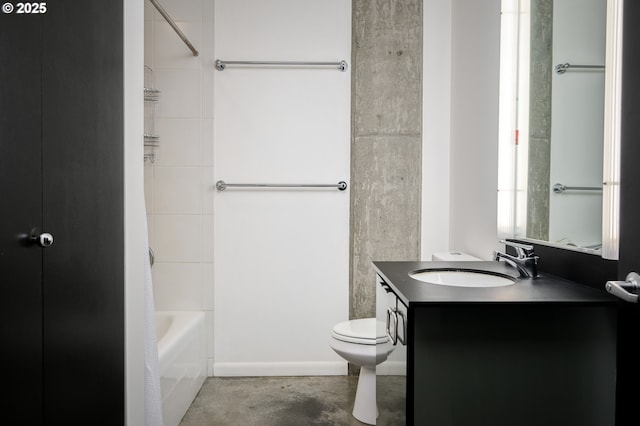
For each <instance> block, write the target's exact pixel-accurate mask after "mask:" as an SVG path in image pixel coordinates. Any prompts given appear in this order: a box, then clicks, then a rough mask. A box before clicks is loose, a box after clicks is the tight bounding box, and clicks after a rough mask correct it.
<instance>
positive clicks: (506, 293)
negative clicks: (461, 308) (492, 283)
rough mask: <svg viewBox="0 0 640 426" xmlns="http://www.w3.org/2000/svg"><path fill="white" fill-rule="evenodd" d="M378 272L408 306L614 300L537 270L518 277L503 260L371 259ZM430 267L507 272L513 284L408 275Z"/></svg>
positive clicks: (603, 293) (588, 288)
mask: <svg viewBox="0 0 640 426" xmlns="http://www.w3.org/2000/svg"><path fill="white" fill-rule="evenodd" d="M373 265H374V268H375V269H376V272H377V274H378V275H379V276H380V277H381V278H382V279H383V280H384V281H385V283H387V284H388V285H389V286H391V287H392V288H393V290H394V292H395V293H396V294H397V295H398V297H399V298H400V299H401V300H402V301H403V302H404V304H405V305H407V306H408V307H410V306H412V305H415V304H433V303H458V304H462V303H483V304H486V303H583V304H608V303H617V302H618V299H617V298H615V297H614V296H612V295H610V294H609V293H607V292H606V291H605V289H604V284H605V283H602V290H601V291H600V290H597V289H594V288H591V287H588V286H585V285H581V284H578V283H575V282H572V281H568V280H565V279H562V278H559V277H556V276H553V275H549V274H545V273H544V272H539V274H538V277H537V278H519V277H518V272H517V271H516V269H515V268H513V267H512V266H511V265H509V264H507V263H505V262H491V261H478V262H466V261H465V262H427V261H425V262H409V261H406V262H402V261H389V262H373ZM430 269H453V270H482V271H489V272H492V273H495V274H502V275H508V276H511V277H513V278H514V279H516V280H517V281H516V283H515V284H513V285H508V286H504V287H482V288H473V287H454V286H446V285H438V284H429V283H426V282H422V281H419V280H416V279H414V278H411V277H410V276H409V273H410V272H413V271H417V270H430Z"/></svg>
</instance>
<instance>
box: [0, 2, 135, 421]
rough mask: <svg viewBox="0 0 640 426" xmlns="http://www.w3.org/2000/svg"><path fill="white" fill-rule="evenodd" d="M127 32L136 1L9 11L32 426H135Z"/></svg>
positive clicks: (18, 324) (13, 322)
mask: <svg viewBox="0 0 640 426" xmlns="http://www.w3.org/2000/svg"><path fill="white" fill-rule="evenodd" d="M15 5H16V6H17V3H15ZM3 10H4V9H3ZM31 10H32V11H33V9H31ZM122 31H123V27H122V2H104V1H100V0H83V1H71V0H58V1H56V2H48V3H47V6H46V10H45V11H42V10H40V13H38V14H35V13H31V14H18V13H17V9H16V10H14V11H13V12H12V13H2V12H0V49H2V50H0V60H1V62H0V77H1V80H2V81H1V82H0V90H2V92H0V126H1V127H0V167H1V170H0V178H1V180H2V183H0V189H1V190H2V208H1V209H0V210H1V211H0V230H1V231H0V262H1V263H0V277H1V282H2V284H3V293H2V296H1V297H0V300H2V302H0V304H1V306H0V307H1V308H2V319H3V325H2V327H3V334H2V337H3V339H4V338H5V337H6V340H4V341H3V345H2V346H3V351H0V352H3V356H10V357H11V358H10V359H8V360H7V362H6V363H5V364H4V365H5V366H7V371H8V374H9V380H10V381H9V382H8V383H6V384H5V385H6V387H7V389H11V391H10V392H11V396H10V398H11V400H10V401H9V404H8V405H7V407H8V408H9V409H11V410H15V412H16V413H18V419H19V420H20V423H21V424H41V423H46V424H69V425H74V424H83V425H84V424H98V425H102V424H104V425H117V424H124V416H125V411H124V405H125V399H124V383H125V370H124V357H125V355H124V254H123V253H124V225H123V217H124V207H123V206H124V205H123V191H124V189H123V188H124V182H123V120H124V117H123V104H122V99H123V93H122V90H123V58H122V53H123V36H122ZM32 229H33V230H34V231H33V232H35V233H36V234H37V233H40V232H43V231H46V232H50V233H51V234H52V235H53V238H54V242H53V245H51V247H48V248H39V247H38V246H33V245H31V246H29V245H28V244H27V243H26V242H27V241H28V238H27V234H29V233H30V232H32ZM4 348H10V350H9V351H7V350H4ZM7 352H9V354H10V355H7V354H6V353H7ZM3 406H4V404H3ZM12 417H13V416H12Z"/></svg>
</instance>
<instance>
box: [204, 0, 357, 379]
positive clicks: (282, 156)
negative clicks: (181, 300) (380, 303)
mask: <svg viewBox="0 0 640 426" xmlns="http://www.w3.org/2000/svg"><path fill="white" fill-rule="evenodd" d="M215 13H216V29H215V31H216V32H215V38H216V57H217V58H219V59H221V60H228V61H256V60H258V61H331V62H333V61H335V62H338V61H340V60H346V61H347V62H350V57H351V54H350V53H351V2H350V1H345V0H330V1H328V0H325V1H322V2H319V1H316V0H270V1H269V2H264V1H262V0H242V1H239V0H216V11H215ZM350 87H351V75H350V69H347V71H346V72H341V71H338V69H337V67H335V66H334V67H329V68H325V67H322V68H318V67H293V68H292V67H246V66H245V67H242V66H235V67H234V66H232V65H229V66H228V67H227V68H226V69H225V70H224V71H216V76H215V93H216V96H215V110H216V116H215V120H216V123H215V154H216V158H215V160H216V161H215V174H216V181H217V180H224V181H226V182H228V183H308V184H318V183H320V184H334V185H335V184H337V183H338V182H339V181H341V180H344V181H347V182H348V181H349V172H350V170H349V161H350V118H351V117H350V107H351V102H350ZM215 204H216V211H215V217H214V234H215V263H216V266H215V300H214V302H215V303H214V339H215V344H214V349H215V364H214V373H215V375H257V376H264V375H320V374H344V373H345V372H346V367H347V366H346V361H344V360H343V359H342V358H341V357H339V356H338V355H337V354H336V353H335V352H333V351H332V350H331V348H330V346H329V342H328V336H329V332H330V330H331V328H332V327H333V326H334V325H335V324H336V323H338V322H340V321H345V320H347V319H348V315H349V312H348V309H349V308H348V307H349V189H347V190H346V191H338V190H337V189H335V188H333V189H322V190H318V189H312V190H309V189H294V190H271V189H259V190H256V189H252V190H249V189H244V190H243V189H232V188H229V189H226V190H225V191H218V192H216V195H215Z"/></svg>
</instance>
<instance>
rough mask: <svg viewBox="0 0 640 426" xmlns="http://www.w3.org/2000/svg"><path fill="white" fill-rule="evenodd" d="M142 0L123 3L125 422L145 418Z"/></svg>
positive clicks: (137, 422) (142, 421)
mask: <svg viewBox="0 0 640 426" xmlns="http://www.w3.org/2000/svg"><path fill="white" fill-rule="evenodd" d="M142 2H143V0H126V1H123V8H124V163H125V164H124V174H125V176H124V182H125V188H124V191H125V213H124V214H125V219H124V220H125V232H126V235H125V348H126V353H125V364H126V379H125V386H126V389H125V397H126V408H125V409H126V424H128V425H141V424H144V345H143V343H144V328H143V325H144V287H143V284H144V269H143V265H144V260H145V258H144V241H145V235H144V232H145V229H144V204H143V198H142V193H143V184H144V183H143V168H142V157H143V149H142V140H141V136H140V135H141V134H142V131H143V123H142V113H143V105H142V87H143V82H142V77H143V75H142V67H143V64H142V56H143V42H144V35H143V26H142V23H143V18H144V16H143V5H142Z"/></svg>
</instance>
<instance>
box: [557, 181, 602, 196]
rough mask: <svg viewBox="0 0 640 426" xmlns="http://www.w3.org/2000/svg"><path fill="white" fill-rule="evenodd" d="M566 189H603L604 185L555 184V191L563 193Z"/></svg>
mask: <svg viewBox="0 0 640 426" xmlns="http://www.w3.org/2000/svg"><path fill="white" fill-rule="evenodd" d="M564 191H602V187H597V186H565V185H563V184H561V183H556V184H555V185H553V192H555V193H556V194H562V193H563V192H564Z"/></svg>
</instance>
